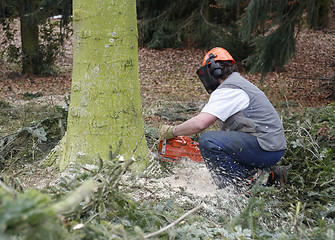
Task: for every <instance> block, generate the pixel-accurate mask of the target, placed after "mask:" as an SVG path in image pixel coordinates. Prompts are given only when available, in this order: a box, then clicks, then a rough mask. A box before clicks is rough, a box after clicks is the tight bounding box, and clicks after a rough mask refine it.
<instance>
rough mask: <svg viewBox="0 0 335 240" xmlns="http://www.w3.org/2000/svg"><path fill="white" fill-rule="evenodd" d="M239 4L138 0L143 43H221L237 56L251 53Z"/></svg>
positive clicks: (157, 45) (155, 45)
mask: <svg viewBox="0 0 335 240" xmlns="http://www.w3.org/2000/svg"><path fill="white" fill-rule="evenodd" d="M237 8H240V6H239V5H237V6H235V5H232V4H226V5H225V6H224V7H220V6H218V5H216V1H208V0H202V1H195V0H188V1H159V0H150V1H137V11H138V19H139V26H138V30H139V43H140V44H141V45H143V46H145V47H149V48H156V49H161V48H168V47H178V48H179V47H189V46H191V47H201V48H212V47H214V46H217V45H220V46H223V47H225V48H226V49H228V50H229V51H230V52H231V54H233V56H234V57H235V58H236V59H241V60H242V59H244V58H245V57H246V56H248V54H250V50H251V49H249V48H250V47H249V45H248V44H246V43H242V41H241V40H240V39H239V37H238V32H237V31H236V29H237V25H236V21H237V14H236V9H237Z"/></svg>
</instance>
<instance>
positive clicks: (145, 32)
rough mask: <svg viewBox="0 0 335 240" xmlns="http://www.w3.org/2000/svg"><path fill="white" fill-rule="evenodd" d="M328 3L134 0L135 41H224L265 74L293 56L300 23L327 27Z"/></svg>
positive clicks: (162, 44)
mask: <svg viewBox="0 0 335 240" xmlns="http://www.w3.org/2000/svg"><path fill="white" fill-rule="evenodd" d="M330 7H331V0H320V1H315V0H291V1H287V0H279V1H278V0H269V1H265V0H251V1H250V0H230V1H223V0H200V1H199V0H198V1H196V0H187V1H179V0H178V1H172V0H170V1H160V0H145V1H141V0H139V1H138V12H139V31H140V43H141V44H142V45H144V46H146V47H149V48H166V47H186V46H192V47H198V48H199V47H200V48H205V49H209V48H212V47H214V46H224V47H225V48H227V49H228V50H229V52H231V54H232V55H233V56H234V58H236V59H237V60H238V61H241V62H244V63H245V66H246V67H247V68H248V69H251V70H252V71H254V72H261V73H263V74H265V73H267V72H270V71H273V70H274V69H279V68H281V67H282V66H284V64H285V63H286V62H287V60H288V59H289V58H291V57H292V55H293V54H294V52H295V34H296V33H297V31H298V30H299V28H301V27H313V28H325V27H327V24H328V15H329V11H330ZM304 23H307V24H306V25H305V26H304V25H303V24H304Z"/></svg>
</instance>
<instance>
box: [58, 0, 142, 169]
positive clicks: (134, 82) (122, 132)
mask: <svg viewBox="0 0 335 240" xmlns="http://www.w3.org/2000/svg"><path fill="white" fill-rule="evenodd" d="M73 24H74V56H73V75H72V89H71V101H70V108H69V116H68V129H67V135H66V139H65V147H64V150H63V151H64V156H63V159H62V160H61V162H60V168H61V169H64V168H65V167H66V166H67V165H68V163H71V162H77V161H79V162H82V163H92V162H93V161H94V160H97V159H98V156H99V155H100V156H101V158H102V159H108V158H109V153H110V146H111V149H112V151H113V153H115V152H116V151H117V152H118V154H121V155H123V156H124V157H125V158H128V157H132V156H134V157H135V158H136V157H143V156H145V154H147V152H148V149H147V144H146V140H145V136H144V122H143V118H142V112H141V109H142V108H141V98H140V84H139V78H138V47H137V42H138V36H137V35H138V34H137V21H136V2H135V1H134V0H126V1H125V0H118V1H116V0H115V1H109V0H103V1H101V0H74V1H73ZM114 156H115V154H114Z"/></svg>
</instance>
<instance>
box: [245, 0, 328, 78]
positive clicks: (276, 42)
mask: <svg viewBox="0 0 335 240" xmlns="http://www.w3.org/2000/svg"><path fill="white" fill-rule="evenodd" d="M329 9H330V0H320V1H315V0H291V1H287V0H279V1H278V0H271V1H265V0H252V1H250V3H249V4H248V6H247V8H246V10H245V14H244V15H243V17H242V19H241V27H240V30H239V32H240V37H241V39H242V41H243V42H250V44H252V45H253V46H254V47H255V51H254V53H253V54H251V55H250V56H249V57H248V58H247V59H246V60H245V61H246V63H247V65H249V66H251V70H252V71H254V72H261V73H263V74H265V73H267V72H271V71H273V70H274V69H280V68H282V67H283V66H284V65H285V64H286V62H287V61H288V60H289V59H290V58H291V57H292V56H293V54H294V53H295V44H296V41H295V34H296V32H297V31H299V29H300V28H301V27H304V26H303V24H304V23H305V22H306V21H307V22H306V23H307V27H313V28H316V26H319V27H326V22H328V13H329ZM305 14H307V17H305ZM325 19H327V21H325ZM305 27H306V26H305Z"/></svg>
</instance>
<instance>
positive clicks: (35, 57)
mask: <svg viewBox="0 0 335 240" xmlns="http://www.w3.org/2000/svg"><path fill="white" fill-rule="evenodd" d="M17 10H18V13H19V16H20V28H21V45H22V73H24V74H26V73H33V74H39V73H40V64H41V61H40V59H39V54H38V46H39V41H38V36H39V28H38V17H37V16H35V15H34V14H33V13H34V10H35V1H34V0H24V1H20V2H19V4H18V5H17Z"/></svg>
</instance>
